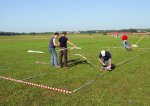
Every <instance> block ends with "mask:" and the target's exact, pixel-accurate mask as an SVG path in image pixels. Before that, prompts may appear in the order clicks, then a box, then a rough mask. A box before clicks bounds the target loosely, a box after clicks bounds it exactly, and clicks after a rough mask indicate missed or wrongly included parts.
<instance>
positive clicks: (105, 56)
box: [99, 50, 112, 70]
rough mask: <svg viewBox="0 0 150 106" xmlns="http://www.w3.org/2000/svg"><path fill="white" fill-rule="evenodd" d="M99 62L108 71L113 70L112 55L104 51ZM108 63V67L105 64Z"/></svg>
mask: <svg viewBox="0 0 150 106" xmlns="http://www.w3.org/2000/svg"><path fill="white" fill-rule="evenodd" d="M99 61H100V63H101V64H102V66H103V68H105V66H106V68H105V69H106V70H112V69H111V54H110V53H109V52H108V51H105V50H102V51H101V53H100V54H99ZM105 62H107V65H106V64H105Z"/></svg>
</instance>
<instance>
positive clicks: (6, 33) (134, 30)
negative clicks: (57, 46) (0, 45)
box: [0, 29, 150, 36]
mask: <svg viewBox="0 0 150 106" xmlns="http://www.w3.org/2000/svg"><path fill="white" fill-rule="evenodd" d="M67 32H69V33H73V34H77V33H78V34H79V33H80V34H82V33H84V34H94V33H103V34H104V35H105V34H107V33H110V32H129V33H143V32H150V29H121V30H88V31H79V32H74V31H67ZM53 33H54V32H42V33H39V32H30V33H25V32H22V33H19V32H3V31H1V32H0V36H15V35H44V34H53ZM60 33H61V32H60Z"/></svg>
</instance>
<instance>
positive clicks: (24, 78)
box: [21, 73, 47, 80]
mask: <svg viewBox="0 0 150 106" xmlns="http://www.w3.org/2000/svg"><path fill="white" fill-rule="evenodd" d="M45 74H47V73H42V74H39V75H35V76H32V77H28V78H24V79H21V80H28V79H32V78H35V77H39V76H42V75H45Z"/></svg>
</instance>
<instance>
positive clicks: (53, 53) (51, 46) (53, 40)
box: [49, 32, 60, 67]
mask: <svg viewBox="0 0 150 106" xmlns="http://www.w3.org/2000/svg"><path fill="white" fill-rule="evenodd" d="M58 36H59V33H57V32H56V33H54V35H53V37H52V38H51V39H50V42H49V52H50V53H51V65H52V66H55V67H60V66H59V65H58V59H57V54H56V51H55V48H56V47H57V46H58V45H57V44H56V39H57V38H58Z"/></svg>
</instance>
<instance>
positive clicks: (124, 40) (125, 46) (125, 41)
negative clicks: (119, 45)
mask: <svg viewBox="0 0 150 106" xmlns="http://www.w3.org/2000/svg"><path fill="white" fill-rule="evenodd" d="M122 40H123V47H124V48H125V49H126V48H127V44H128V43H127V40H128V36H127V35H126V34H123V35H122Z"/></svg>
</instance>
